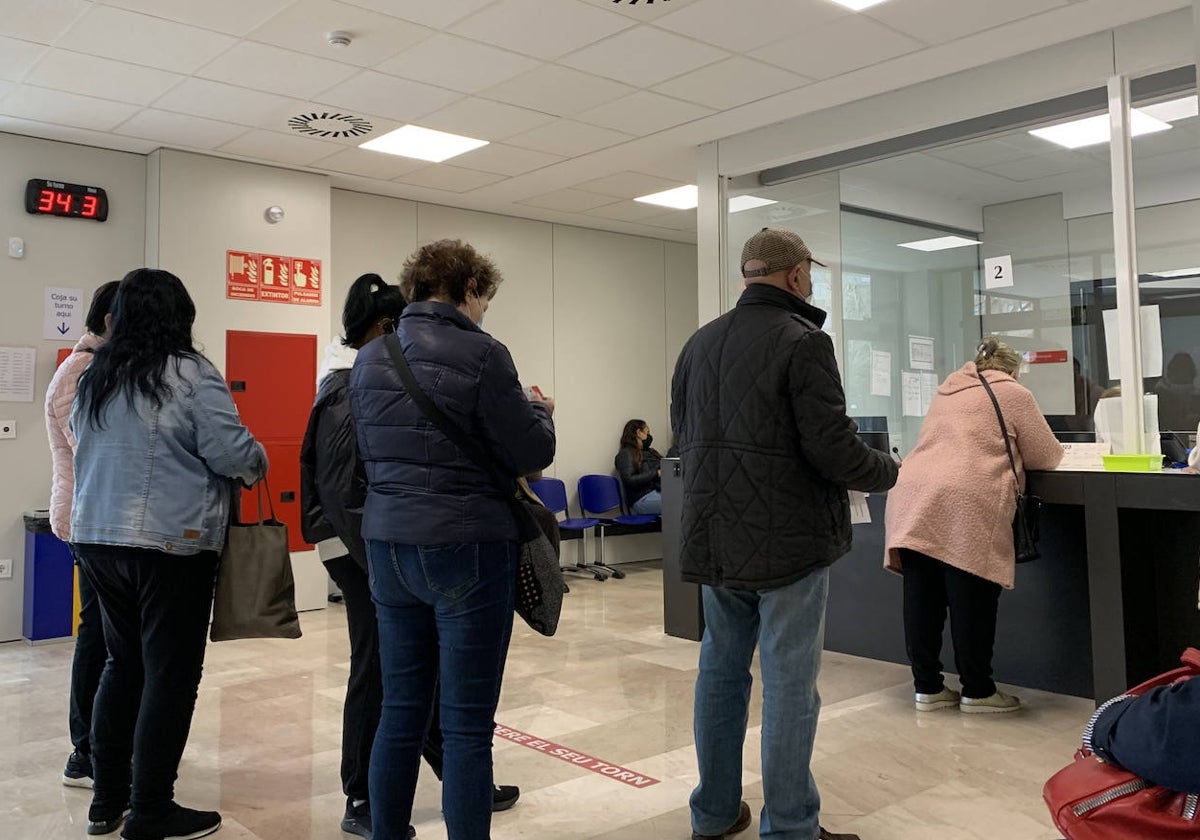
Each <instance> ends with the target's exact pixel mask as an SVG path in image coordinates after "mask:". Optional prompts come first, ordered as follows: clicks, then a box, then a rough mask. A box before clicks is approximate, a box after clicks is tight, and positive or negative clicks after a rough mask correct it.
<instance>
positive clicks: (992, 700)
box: [958, 691, 1021, 715]
mask: <svg viewBox="0 0 1200 840" xmlns="http://www.w3.org/2000/svg"><path fill="white" fill-rule="evenodd" d="M1020 709H1021V700H1020V698H1017V697H1013V696H1012V695H1011V694H1005V693H1004V692H1003V691H997V692H996V693H995V694H993V695H992V696H991V697H964V698H963V699H962V702H960V703H959V705H958V710H959V711H960V712H963V713H965V714H969V715H995V714H1003V713H1004V712H1016V711H1020Z"/></svg>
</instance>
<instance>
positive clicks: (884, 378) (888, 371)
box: [871, 350, 892, 397]
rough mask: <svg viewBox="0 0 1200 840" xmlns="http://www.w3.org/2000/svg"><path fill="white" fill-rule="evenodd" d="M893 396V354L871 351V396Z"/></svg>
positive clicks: (884, 351) (883, 351)
mask: <svg viewBox="0 0 1200 840" xmlns="http://www.w3.org/2000/svg"><path fill="white" fill-rule="evenodd" d="M891 395H892V354H891V353H888V352H887V351H886V350H872V351H871V396H873V397H890V396H891Z"/></svg>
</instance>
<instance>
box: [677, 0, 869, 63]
mask: <svg viewBox="0 0 1200 840" xmlns="http://www.w3.org/2000/svg"><path fill="white" fill-rule="evenodd" d="M667 8H671V7H669V6H668V7H667ZM848 14H850V11H849V10H848V9H845V8H843V7H841V6H837V5H835V4H833V3H830V2H829V0H737V8H736V9H735V8H734V6H733V4H732V3H730V2H729V0H697V2H695V3H692V4H691V5H690V6H686V7H684V8H682V9H679V10H678V11H675V10H672V11H671V13H670V14H668V15H665V16H664V17H661V18H659V19H658V20H657V21H655V25H656V26H661V27H662V28H664V29H667V30H669V31H671V32H675V33H677V34H679V35H689V36H691V37H692V38H697V39H699V40H701V41H707V42H708V43H710V44H716V45H717V46H719V47H724V48H725V49H727V50H733V51H734V52H749V51H751V50H753V49H755V48H756V47H761V46H763V45H764V44H769V43H771V42H772V41H778V40H780V39H781V38H785V37H789V36H791V35H797V34H800V33H803V32H810V31H812V30H813V29H814V28H816V27H818V26H821V25H822V24H825V23H828V22H829V21H831V20H833V19H834V18H838V17H842V16H843V15H848Z"/></svg>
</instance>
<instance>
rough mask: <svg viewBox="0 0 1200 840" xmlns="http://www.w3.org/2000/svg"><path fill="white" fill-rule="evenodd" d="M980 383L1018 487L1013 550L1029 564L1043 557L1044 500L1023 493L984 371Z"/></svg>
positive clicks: (997, 405) (1000, 415)
mask: <svg viewBox="0 0 1200 840" xmlns="http://www.w3.org/2000/svg"><path fill="white" fill-rule="evenodd" d="M979 381H980V382H982V383H983V389H984V390H985V391H987V395H988V397H989V398H990V399H991V401H992V406H994V407H995V409H996V419H997V420H999V421H1000V434H1001V436H1003V438H1004V448H1005V449H1006V450H1007V451H1008V466H1009V469H1011V470H1012V474H1013V482H1014V483H1015V484H1016V487H1017V512H1016V514H1015V515H1014V516H1013V524H1012V528H1013V549H1014V550H1015V553H1016V559H1017V562H1018V563H1028V562H1029V561H1030V560H1036V559H1038V558H1039V557H1041V556H1042V555H1041V553H1040V552H1039V551H1038V547H1037V542H1038V537H1039V536H1040V534H1039V531H1038V517H1039V516H1040V515H1041V512H1042V500H1041V498H1039V497H1038V496H1033V495H1031V494H1029V493H1022V492H1021V481H1020V479H1019V478H1018V477H1017V462H1016V460H1015V459H1014V458H1013V452H1012V443H1011V442H1010V441H1009V439H1008V426H1006V425H1005V424H1004V413H1003V412H1002V411H1000V403H999V402H997V401H996V395H995V393H993V392H992V386H991V385H989V384H988V381H987V379H986V378H985V377H984V375H983V372H982V371H980V372H979Z"/></svg>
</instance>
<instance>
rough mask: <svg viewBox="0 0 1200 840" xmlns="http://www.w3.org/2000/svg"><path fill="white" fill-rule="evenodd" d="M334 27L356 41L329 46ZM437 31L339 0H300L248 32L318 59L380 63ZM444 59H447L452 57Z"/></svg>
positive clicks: (367, 64)
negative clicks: (328, 35)
mask: <svg viewBox="0 0 1200 840" xmlns="http://www.w3.org/2000/svg"><path fill="white" fill-rule="evenodd" d="M334 30H341V31H343V32H347V33H349V35H350V36H351V38H352V39H353V43H351V44H350V46H348V47H339V48H334V47H331V46H329V44H328V43H326V40H325V34H326V33H327V32H332V31H334ZM432 34H433V32H432V31H431V30H429V29H427V28H425V27H424V26H417V25H416V24H415V23H408V22H407V21H403V20H400V19H398V18H394V17H389V16H387V15H381V14H379V13H377V12H370V11H367V10H366V9H362V8H359V7H358V6H349V5H347V4H345V3H338V2H336V0H300V1H299V2H298V3H295V4H294V5H292V6H288V7H287V8H286V9H284V10H283V11H282V12H280V13H279V14H278V15H276V16H275V17H273V18H271V19H270V20H269V21H267V22H266V23H264V24H263V25H262V26H260V27H258V28H257V29H255V30H254V31H253V32H251V33H250V35H249V36H248V37H249V39H250V40H252V41H258V42H260V43H264V44H273V45H274V46H277V47H284V48H286V49H291V50H299V51H300V52H305V53H309V54H310V55H315V56H317V57H318V58H328V59H331V60H333V61H340V62H344V63H346V64H356V65H358V66H360V67H374V66H375V65H376V64H378V63H379V62H381V61H383V60H384V59H387V58H390V57H391V56H394V55H395V54H396V53H398V52H400V51H401V50H404V49H407V48H408V47H411V46H412V45H413V44H416V43H418V42H420V41H423V40H425V39H426V38H428V37H429V36H430V35H432ZM441 59H442V60H443V61H445V60H446V56H441Z"/></svg>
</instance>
